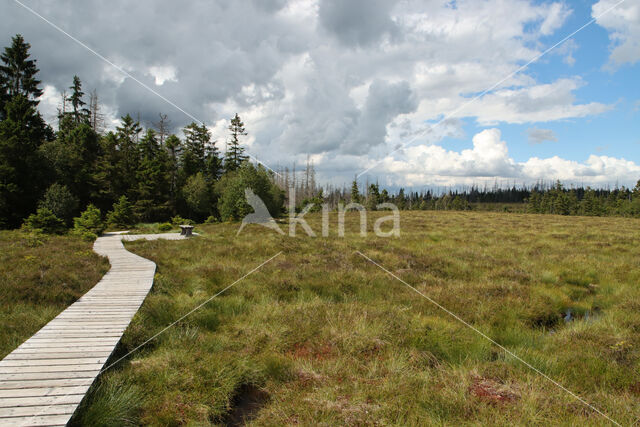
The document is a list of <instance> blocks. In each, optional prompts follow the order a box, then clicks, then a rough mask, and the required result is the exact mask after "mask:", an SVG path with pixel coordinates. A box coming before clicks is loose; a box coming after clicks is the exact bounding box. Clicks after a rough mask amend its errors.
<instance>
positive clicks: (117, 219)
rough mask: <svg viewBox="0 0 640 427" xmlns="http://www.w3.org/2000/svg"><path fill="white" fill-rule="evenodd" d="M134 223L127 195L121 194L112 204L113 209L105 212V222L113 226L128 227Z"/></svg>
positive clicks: (134, 219)
mask: <svg viewBox="0 0 640 427" xmlns="http://www.w3.org/2000/svg"><path fill="white" fill-rule="evenodd" d="M135 223H136V217H135V215H134V213H133V206H132V205H131V202H129V199H127V196H122V197H120V199H119V200H118V201H117V202H116V203H114V204H113V210H112V211H111V212H109V213H108V214H107V224H109V225H111V226H114V227H130V226H132V225H134V224H135Z"/></svg>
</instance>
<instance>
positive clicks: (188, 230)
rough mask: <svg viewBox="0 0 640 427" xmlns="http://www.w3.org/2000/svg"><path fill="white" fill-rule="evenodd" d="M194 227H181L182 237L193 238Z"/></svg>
mask: <svg viewBox="0 0 640 427" xmlns="http://www.w3.org/2000/svg"><path fill="white" fill-rule="evenodd" d="M192 233H193V225H181V226H180V235H181V236H185V237H191V236H192V235H193V234H192Z"/></svg>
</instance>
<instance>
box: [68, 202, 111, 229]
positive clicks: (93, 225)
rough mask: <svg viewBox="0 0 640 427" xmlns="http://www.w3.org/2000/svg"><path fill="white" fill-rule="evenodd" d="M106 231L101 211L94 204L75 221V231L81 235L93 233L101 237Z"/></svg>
mask: <svg viewBox="0 0 640 427" xmlns="http://www.w3.org/2000/svg"><path fill="white" fill-rule="evenodd" d="M104 229H105V224H104V222H103V221H102V213H101V212H100V209H98V208H97V207H95V206H94V205H92V204H90V205H89V206H87V209H86V210H85V211H84V212H82V213H81V214H80V216H79V217H78V218H74V219H73V231H74V232H75V233H76V234H79V235H83V234H85V233H91V234H93V235H95V236H99V235H100V234H102V232H103V231H104Z"/></svg>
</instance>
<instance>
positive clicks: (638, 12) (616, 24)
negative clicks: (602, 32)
mask: <svg viewBox="0 0 640 427" xmlns="http://www.w3.org/2000/svg"><path fill="white" fill-rule="evenodd" d="M616 3H618V0H600V1H599V2H598V3H596V4H594V5H593V7H592V9H591V16H593V17H594V18H597V19H596V22H597V23H598V25H600V26H602V27H604V28H606V29H607V30H608V31H609V40H611V44H612V51H611V61H612V62H614V63H615V64H618V65H619V64H624V63H625V62H630V63H635V62H637V61H638V60H640V3H638V2H637V1H635V2H634V1H626V2H623V3H621V4H619V5H617V6H615V7H614V8H613V9H611V10H610V11H609V12H606V11H607V10H608V9H610V8H611V7H613V6H614V5H615V4H616ZM605 12H606V13H605ZM601 15H602V16H601Z"/></svg>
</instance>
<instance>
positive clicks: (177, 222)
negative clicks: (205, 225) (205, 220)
mask: <svg viewBox="0 0 640 427" xmlns="http://www.w3.org/2000/svg"><path fill="white" fill-rule="evenodd" d="M171 223H172V224H173V225H175V226H178V225H194V222H193V221H192V220H190V219H186V218H183V217H181V216H180V215H176V216H174V217H173V218H171Z"/></svg>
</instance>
